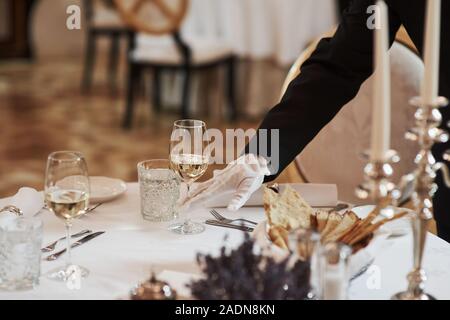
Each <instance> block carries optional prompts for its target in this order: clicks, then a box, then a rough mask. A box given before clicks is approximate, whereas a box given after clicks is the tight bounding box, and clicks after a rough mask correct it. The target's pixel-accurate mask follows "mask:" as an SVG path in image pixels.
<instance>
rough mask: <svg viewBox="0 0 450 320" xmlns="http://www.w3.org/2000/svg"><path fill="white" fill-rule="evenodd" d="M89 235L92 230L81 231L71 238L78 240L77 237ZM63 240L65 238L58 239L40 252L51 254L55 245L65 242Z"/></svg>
mask: <svg viewBox="0 0 450 320" xmlns="http://www.w3.org/2000/svg"><path fill="white" fill-rule="evenodd" d="M89 233H92V230H83V231H80V232H78V233H75V234H73V235H72V236H71V238H78V237H81V236H84V235H85V234H89ZM65 239H66V237H61V238H59V239H58V240H56V241H55V242H52V243H50V244H49V245H48V246H46V247H44V248H42V249H41V252H51V251H53V250H55V248H56V245H57V244H58V242H60V241H62V240H65Z"/></svg>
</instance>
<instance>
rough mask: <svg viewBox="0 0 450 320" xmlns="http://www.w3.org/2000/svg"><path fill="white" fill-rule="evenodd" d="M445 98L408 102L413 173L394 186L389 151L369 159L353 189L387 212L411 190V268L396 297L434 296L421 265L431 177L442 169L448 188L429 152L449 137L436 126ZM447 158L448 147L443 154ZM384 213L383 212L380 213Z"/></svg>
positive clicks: (449, 156) (430, 206) (432, 187)
mask: <svg viewBox="0 0 450 320" xmlns="http://www.w3.org/2000/svg"><path fill="white" fill-rule="evenodd" d="M447 103H448V101H447V99H445V98H443V97H439V98H438V99H437V100H436V101H435V103H433V104H425V103H423V101H422V99H421V98H420V97H416V98H413V99H412V100H411V104H412V105H413V106H414V107H416V108H417V111H416V113H415V120H416V126H415V127H414V128H413V129H411V130H410V131H408V132H407V134H406V138H407V139H409V140H412V141H416V142H417V143H418V144H419V147H420V151H419V153H418V154H417V156H416V159H415V163H416V165H417V168H416V170H415V171H414V172H412V173H410V174H408V175H406V176H404V177H402V179H401V181H400V183H399V184H398V186H397V185H395V184H394V183H393V182H392V181H391V180H390V179H391V177H392V174H393V169H392V163H396V162H398V161H399V160H400V158H399V157H398V155H397V153H396V152H395V151H393V150H391V151H389V152H388V153H387V154H386V157H385V159H383V160H381V161H369V163H368V164H367V165H366V167H365V168H364V175H365V182H364V183H363V184H362V185H361V186H359V187H358V188H357V190H356V191H357V195H358V196H359V197H360V198H362V199H367V198H371V199H372V200H373V202H374V203H375V205H376V209H375V214H382V215H389V212H390V211H384V209H385V208H386V207H388V206H389V205H391V204H392V205H397V204H398V200H399V199H400V198H404V194H405V193H407V190H408V189H409V186H411V185H412V187H413V192H412V195H411V200H412V204H413V211H414V215H413V217H412V219H411V225H412V230H413V270H412V271H411V272H410V273H409V274H408V282H409V286H408V289H407V290H406V291H404V292H400V293H397V294H395V295H394V296H393V297H392V299H396V300H430V299H435V298H434V297H433V296H432V295H430V294H427V293H426V292H425V281H426V273H425V270H424V269H423V267H422V261H423V254H424V250H425V242H426V237H427V232H428V225H429V222H430V220H431V219H432V218H433V196H434V194H435V193H436V190H437V185H436V183H435V178H436V175H437V172H438V171H442V174H443V180H444V181H445V184H446V185H447V187H449V188H450V175H449V171H448V168H447V166H446V165H445V164H444V163H442V162H436V160H435V158H434V157H433V154H432V148H433V145H434V144H435V143H444V142H447V141H448V139H449V135H448V134H447V132H446V131H444V130H442V129H440V128H439V126H440V124H441V123H442V115H441V113H440V111H439V108H441V107H445V106H447ZM443 157H444V159H445V160H448V161H450V150H447V151H446V152H445V153H444V155H443ZM384 212H387V213H384Z"/></svg>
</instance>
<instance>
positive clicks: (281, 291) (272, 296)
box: [188, 235, 310, 300]
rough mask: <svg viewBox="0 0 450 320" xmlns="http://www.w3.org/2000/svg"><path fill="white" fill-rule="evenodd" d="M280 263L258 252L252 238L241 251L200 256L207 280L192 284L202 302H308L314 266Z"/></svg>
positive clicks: (246, 238)
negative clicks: (214, 255)
mask: <svg viewBox="0 0 450 320" xmlns="http://www.w3.org/2000/svg"><path fill="white" fill-rule="evenodd" d="M290 261H291V260H290V259H289V258H286V259H283V260H282V261H280V262H278V261H276V260H275V259H274V258H272V257H267V256H264V255H262V254H261V252H258V247H257V246H256V245H255V242H254V240H253V239H251V238H250V237H249V236H248V235H246V236H245V240H244V242H243V243H242V245H241V246H239V247H238V248H237V249H233V250H228V249H227V248H226V247H225V246H223V247H222V249H221V251H220V255H219V256H218V257H213V256H211V255H201V254H199V255H198V256H197V262H198V264H199V266H200V267H201V270H202V273H203V276H204V277H203V279H201V280H198V281H195V282H192V283H191V284H189V285H188V287H189V288H190V289H191V292H192V296H193V297H194V298H196V299H200V300H286V299H287V300H304V299H307V298H308V293H309V292H310V264H309V263H308V262H304V261H296V262H295V263H294V265H293V266H290Z"/></svg>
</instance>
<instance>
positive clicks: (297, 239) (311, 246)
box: [288, 228, 320, 299]
mask: <svg viewBox="0 0 450 320" xmlns="http://www.w3.org/2000/svg"><path fill="white" fill-rule="evenodd" d="M288 240H289V248H290V249H291V252H292V254H293V255H294V257H296V258H298V259H300V260H302V261H307V262H309V265H310V268H311V272H310V287H311V291H310V292H309V293H308V299H316V298H317V297H318V292H319V284H320V280H319V277H320V272H319V270H320V268H319V263H318V251H319V247H320V234H319V233H318V232H315V231H313V230H311V229H305V228H298V229H295V230H293V231H291V232H290V233H289V236H288Z"/></svg>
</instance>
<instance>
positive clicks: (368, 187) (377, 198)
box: [356, 150, 400, 218]
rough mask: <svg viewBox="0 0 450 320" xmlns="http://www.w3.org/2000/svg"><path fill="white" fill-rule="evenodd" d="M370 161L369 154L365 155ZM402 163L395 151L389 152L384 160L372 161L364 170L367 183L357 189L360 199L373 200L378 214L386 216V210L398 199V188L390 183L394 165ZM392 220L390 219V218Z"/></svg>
mask: <svg viewBox="0 0 450 320" xmlns="http://www.w3.org/2000/svg"><path fill="white" fill-rule="evenodd" d="M363 157H364V158H365V159H367V160H368V161H369V158H370V157H369V152H366V153H364V154H363ZM399 161H400V157H399V156H398V154H397V152H396V151H395V150H389V151H388V152H387V153H386V155H385V157H384V159H382V160H374V161H372V160H370V161H369V162H368V163H367V165H366V166H365V168H364V177H365V181H364V183H363V184H361V185H360V186H358V188H357V189H356V195H357V196H358V197H359V198H360V199H369V198H370V199H372V200H373V202H374V203H375V205H376V207H377V208H376V210H377V212H378V214H381V215H384V210H383V209H385V208H386V207H387V206H389V205H390V204H391V203H392V200H393V197H396V194H395V193H396V188H395V187H396V186H395V184H394V183H392V182H391V181H390V178H391V176H392V174H393V172H394V171H393V169H392V164H393V163H397V162H399ZM388 218H390V217H388Z"/></svg>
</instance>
